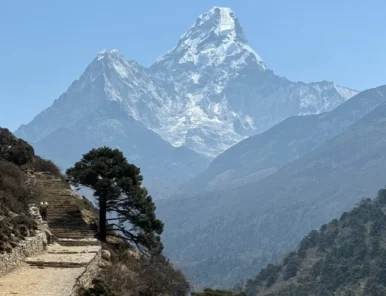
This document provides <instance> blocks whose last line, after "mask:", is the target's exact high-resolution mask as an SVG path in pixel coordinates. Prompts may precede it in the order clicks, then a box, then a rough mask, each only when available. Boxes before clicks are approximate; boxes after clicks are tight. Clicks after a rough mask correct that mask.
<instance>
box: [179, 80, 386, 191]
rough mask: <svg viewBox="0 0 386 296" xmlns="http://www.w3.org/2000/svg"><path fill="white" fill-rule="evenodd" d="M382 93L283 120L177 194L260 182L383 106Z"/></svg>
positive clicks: (222, 156)
mask: <svg viewBox="0 0 386 296" xmlns="http://www.w3.org/2000/svg"><path fill="white" fill-rule="evenodd" d="M385 94H386V86H382V87H379V88H376V89H370V90H367V91H363V92H361V93H359V94H358V95H356V96H354V97H353V98H352V99H350V100H348V101H346V102H345V103H343V104H341V105H340V106H339V107H337V108H335V109H334V110H332V111H330V112H326V113H322V114H317V115H308V116H293V117H290V118H287V119H286V120H283V121H282V122H280V123H279V124H277V125H275V126H274V127H272V128H271V129H269V130H267V131H265V132H263V133H261V134H258V135H255V136H252V137H249V138H248V139H246V140H243V141H241V142H240V143H238V144H236V145H234V146H232V147H231V148H229V149H228V150H226V151H225V152H224V153H222V154H220V155H219V156H217V157H216V158H215V159H214V160H213V161H212V162H211V164H210V165H209V167H208V169H206V170H205V171H204V172H203V173H201V174H199V175H198V176H197V177H196V178H194V179H193V180H191V181H190V182H188V183H187V184H184V185H183V186H181V191H182V192H202V191H205V190H213V189H216V188H220V187H228V186H235V185H242V184H246V183H249V182H251V181H253V182H254V181H258V180H259V179H263V178H265V177H266V176H268V175H270V174H273V173H274V172H276V171H277V170H278V169H279V168H281V167H282V166H284V165H285V164H287V163H289V162H291V161H293V160H296V159H299V158H301V157H302V156H304V155H306V154H307V153H309V152H311V151H313V150H315V149H316V148H317V147H319V146H320V145H321V144H322V143H324V142H326V141H327V140H328V139H331V138H332V137H334V136H336V135H338V134H339V133H341V132H343V131H344V130H345V129H347V128H348V127H349V126H351V125H352V124H353V123H355V122H356V121H358V120H359V119H360V118H362V117H364V116H365V115H366V114H368V113H369V112H371V111H372V110H373V109H375V108H376V107H378V106H380V105H382V104H385V103H386V95H385Z"/></svg>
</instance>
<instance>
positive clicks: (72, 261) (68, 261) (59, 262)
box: [25, 253, 95, 268]
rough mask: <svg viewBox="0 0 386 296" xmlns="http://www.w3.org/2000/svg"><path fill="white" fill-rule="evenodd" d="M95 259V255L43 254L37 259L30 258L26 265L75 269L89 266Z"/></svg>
mask: <svg viewBox="0 0 386 296" xmlns="http://www.w3.org/2000/svg"><path fill="white" fill-rule="evenodd" d="M94 257H95V253H76V254H49V253H46V254H42V255H38V256H35V257H29V258H27V259H26V260H25V262H26V263H28V264H30V265H34V266H43V267H62V268H65V267H67V268H74V267H82V266H87V265H88V263H89V262H90V261H91V260H92V259H93V258H94Z"/></svg>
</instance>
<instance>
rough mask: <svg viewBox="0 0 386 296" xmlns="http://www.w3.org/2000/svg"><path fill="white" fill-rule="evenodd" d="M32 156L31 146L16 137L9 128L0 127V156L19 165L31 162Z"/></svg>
mask: <svg viewBox="0 0 386 296" xmlns="http://www.w3.org/2000/svg"><path fill="white" fill-rule="evenodd" d="M33 156H34V149H33V148H32V146H30V145H29V144H28V143H27V142H25V141H23V140H21V139H18V138H16V137H15V136H14V135H13V134H12V133H11V132H10V131H9V130H7V129H3V128H0V158H2V159H5V160H7V161H10V162H12V163H14V164H16V165H19V166H21V165H24V164H27V163H30V162H32V158H33Z"/></svg>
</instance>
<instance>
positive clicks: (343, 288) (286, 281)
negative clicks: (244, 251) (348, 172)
mask: <svg viewBox="0 0 386 296" xmlns="http://www.w3.org/2000/svg"><path fill="white" fill-rule="evenodd" d="M385 213H386V189H382V190H380V191H379V193H378V195H377V197H376V198H375V199H374V200H371V199H370V198H367V199H363V200H362V201H360V202H359V204H358V205H357V206H356V207H355V208H354V209H352V210H351V211H349V212H344V213H343V214H342V215H341V216H340V218H339V219H333V220H332V221H331V222H330V223H328V224H324V225H322V226H321V228H320V230H319V231H316V230H313V231H311V232H310V233H309V234H308V235H307V236H306V237H304V238H303V239H302V240H301V242H300V244H299V245H298V246H297V248H296V249H294V250H293V251H292V252H290V253H288V254H287V255H285V256H284V257H283V258H282V260H280V262H278V263H276V264H269V265H268V266H267V267H266V268H264V269H263V270H262V271H261V272H260V273H259V274H258V275H257V276H256V277H255V278H254V279H250V280H248V281H247V283H246V285H245V287H244V288H245V292H246V294H247V295H248V296H255V295H258V296H280V295H283V296H284V295H288V296H290V295H296V296H319V295H323V296H333V295H334V296H345V295H349V296H379V295H385V294H386V278H385V272H386V269H385V260H386V214H385Z"/></svg>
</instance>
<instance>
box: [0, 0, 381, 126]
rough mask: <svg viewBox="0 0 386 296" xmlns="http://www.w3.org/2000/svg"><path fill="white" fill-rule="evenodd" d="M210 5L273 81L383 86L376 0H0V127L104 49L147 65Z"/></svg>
mask: <svg viewBox="0 0 386 296" xmlns="http://www.w3.org/2000/svg"><path fill="white" fill-rule="evenodd" d="M214 5H216V6H228V7H230V8H232V10H233V11H234V12H235V14H236V16H237V17H238V18H239V20H240V22H241V25H242V26H243V27H244V31H245V33H246V36H247V38H248V39H249V43H250V45H251V46H252V47H253V48H254V49H255V51H256V52H257V53H258V54H259V55H260V56H261V57H262V58H263V59H264V61H265V62H266V63H267V65H268V66H269V67H270V68H271V69H272V70H274V71H275V72H276V73H277V74H279V75H282V76H286V77H287V78H289V79H292V80H303V81H318V80H332V81H335V82H337V83H339V84H341V85H344V86H348V87H352V88H355V89H358V90H363V89H366V88H370V87H375V86H378V85H381V84H386V69H385V66H386V17H385V16H386V1H384V0H369V1H363V0H323V1H311V0H265V1H263V0H237V1H236V0H234V1H211V0H163V1H161V0H153V1H149V0H148V1H146V0H141V1H139V0H138V1H130V0H120V1H114V0H111V1H101V0H65V1H59V0H58V1H53V0H34V1H32V0H24V1H20V0H1V1H0V126H5V127H8V128H9V129H11V130H12V131H14V130H15V129H16V128H17V127H18V126H19V125H20V124H22V123H28V122H29V121H30V120H31V119H32V118H33V117H34V116H35V115H37V114H38V113H39V112H40V111H42V110H43V109H44V108H46V107H48V106H50V105H51V103H52V102H53V101H54V100H55V99H56V98H57V97H59V95H60V94H62V93H63V92H65V91H66V89H67V87H68V86H69V85H70V84H71V83H72V81H73V80H75V79H77V78H78V77H79V76H80V74H82V72H83V70H84V69H85V67H86V66H87V65H88V63H90V62H91V60H92V59H93V58H94V57H95V56H96V54H97V53H98V52H99V51H100V50H102V49H103V48H106V49H112V48H117V49H119V50H120V51H122V52H123V53H124V54H125V56H126V58H127V59H135V60H137V61H138V62H139V63H141V64H143V65H151V64H152V62H153V61H154V60H155V59H156V58H157V57H158V56H159V55H161V54H163V53H165V52H166V51H167V50H168V49H170V48H171V47H173V46H174V45H175V44H176V42H177V41H178V39H179V37H180V36H181V35H182V33H184V32H185V31H186V30H187V29H188V28H189V27H190V26H191V25H192V24H193V23H194V21H195V20H196V18H197V16H198V15H199V14H201V13H203V12H205V11H207V10H209V9H210V8H211V7H213V6H214Z"/></svg>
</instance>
